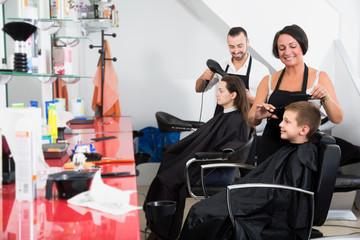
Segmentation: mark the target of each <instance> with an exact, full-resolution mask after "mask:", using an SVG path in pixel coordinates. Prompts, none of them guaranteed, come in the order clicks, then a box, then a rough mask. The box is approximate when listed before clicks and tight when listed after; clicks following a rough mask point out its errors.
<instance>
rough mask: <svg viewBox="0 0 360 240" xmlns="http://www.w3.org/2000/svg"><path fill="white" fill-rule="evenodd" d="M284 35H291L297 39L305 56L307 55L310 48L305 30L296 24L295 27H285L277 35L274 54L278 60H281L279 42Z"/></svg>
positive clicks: (274, 42)
mask: <svg viewBox="0 0 360 240" xmlns="http://www.w3.org/2000/svg"><path fill="white" fill-rule="evenodd" d="M282 34H289V35H290V36H292V37H293V38H295V40H296V41H297V42H298V43H299V44H300V47H301V50H302V52H303V55H305V54H306V52H307V50H308V47H309V45H308V38H307V36H306V33H305V32H304V30H303V29H302V28H301V27H299V26H298V25H296V24H293V25H290V26H286V27H284V28H283V29H282V30H281V31H279V32H277V33H276V34H275V37H274V41H273V49H272V52H273V54H274V56H275V57H276V58H279V48H278V43H277V42H278V39H279V37H280V35H282Z"/></svg>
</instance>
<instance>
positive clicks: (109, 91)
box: [92, 40, 121, 116]
mask: <svg viewBox="0 0 360 240" xmlns="http://www.w3.org/2000/svg"><path fill="white" fill-rule="evenodd" d="M104 52H105V58H111V53H110V48H109V44H108V41H107V40H105V41H104ZM118 82H119V79H118V77H117V75H116V72H115V70H114V67H113V64H112V61H111V60H105V73H104V91H103V94H104V102H103V103H102V102H101V101H102V100H101V57H100V59H99V63H98V69H97V70H96V73H95V76H94V79H93V83H94V85H95V89H94V95H93V101H92V109H93V110H94V111H95V116H121V113H120V104H119V92H118V86H117V85H118ZM101 107H102V113H101V112H99V108H100V109H101Z"/></svg>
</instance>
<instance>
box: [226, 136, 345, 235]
mask: <svg viewBox="0 0 360 240" xmlns="http://www.w3.org/2000/svg"><path fill="white" fill-rule="evenodd" d="M310 141H311V142H312V143H314V144H315V145H316V146H318V173H317V177H316V180H315V185H314V189H313V194H314V196H313V201H314V211H313V216H309V217H312V219H313V220H312V222H313V223H312V226H321V225H323V224H324V222H325V220H326V217H327V214H328V211H329V207H330V203H331V199H332V195H333V192H334V187H335V181H336V176H337V172H338V167H339V163H340V157H341V151H340V148H339V146H337V145H336V144H335V139H334V138H333V137H331V136H330V135H327V134H325V133H321V132H317V133H315V134H314V135H313V136H312V138H311V139H310ZM239 185H242V184H239ZM234 186H235V185H234ZM234 186H232V187H230V188H228V191H234V190H235V189H236V187H234ZM255 187H258V186H255ZM275 187H277V186H276V185H275ZM238 188H241V186H239V187H238ZM293 190H296V191H302V190H301V189H293ZM307 194H310V193H307ZM310 195H311V194H310ZM229 202H231V200H229V199H228V203H229ZM229 209H230V210H231V207H229ZM229 214H230V216H232V213H229ZM310 227H311V226H310ZM322 235H323V234H322V233H321V232H320V231H318V230H316V229H312V231H311V238H317V237H322Z"/></svg>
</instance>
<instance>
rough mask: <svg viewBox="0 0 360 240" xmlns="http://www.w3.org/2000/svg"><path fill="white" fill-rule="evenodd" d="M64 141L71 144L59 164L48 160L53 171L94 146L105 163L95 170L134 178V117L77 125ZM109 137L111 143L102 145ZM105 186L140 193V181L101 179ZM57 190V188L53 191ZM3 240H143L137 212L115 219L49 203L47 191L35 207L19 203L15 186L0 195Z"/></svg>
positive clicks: (133, 202)
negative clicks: (80, 150)
mask: <svg viewBox="0 0 360 240" xmlns="http://www.w3.org/2000/svg"><path fill="white" fill-rule="evenodd" d="M70 127H71V128H72V134H71V135H66V139H67V142H68V143H69V144H70V145H69V147H68V150H67V153H66V154H65V155H64V156H62V157H61V158H59V159H46V162H47V163H48V165H49V166H50V167H62V166H63V165H64V163H66V162H68V161H69V155H70V154H71V149H74V147H75V145H76V144H79V143H82V144H84V143H90V142H91V143H92V144H93V147H95V148H96V151H97V152H98V153H100V154H102V155H103V158H106V159H107V162H105V161H104V162H103V163H102V164H99V165H97V166H101V167H102V173H112V172H130V173H131V174H135V161H134V151H133V136H132V123H131V117H102V118H96V119H95V120H94V123H93V124H92V125H87V126H86V125H73V126H70ZM103 137H111V139H105V140H98V141H96V142H94V141H93V140H92V139H99V138H100V139H101V138H103ZM103 182H104V183H105V184H107V185H110V186H113V187H116V188H118V189H121V190H134V191H136V190H137V188H136V177H135V176H130V177H114V178H103ZM54 188H55V187H54ZM0 193H1V198H0V201H1V202H0V213H1V219H0V226H2V237H1V239H4V240H5V239H9V240H10V239H59V240H60V239H61V240H63V239H131V240H133V239H140V225H139V213H138V210H133V211H130V212H128V213H126V214H120V215H113V214H108V213H104V212H101V211H98V210H94V209H91V208H86V207H80V206H76V205H72V204H68V203H67V199H60V198H58V197H57V196H56V194H55V195H54V196H53V198H52V199H51V200H46V199H45V188H43V189H38V190H37V198H36V200H34V201H33V202H19V201H16V200H15V184H10V185H3V188H2V189H1V190H0ZM130 205H132V206H138V199H137V193H133V194H131V195H130Z"/></svg>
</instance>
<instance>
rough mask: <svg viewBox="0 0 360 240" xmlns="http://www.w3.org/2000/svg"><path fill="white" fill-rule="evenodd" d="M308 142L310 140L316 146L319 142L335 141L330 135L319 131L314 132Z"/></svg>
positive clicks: (331, 142) (329, 142) (328, 142)
mask: <svg viewBox="0 0 360 240" xmlns="http://www.w3.org/2000/svg"><path fill="white" fill-rule="evenodd" d="M310 142H312V143H313V144H315V145H316V146H318V147H319V145H320V144H336V141H335V139H334V138H333V137H332V136H330V135H329V134H326V133H324V132H320V131H318V132H316V133H314V134H313V135H312V136H311V138H310Z"/></svg>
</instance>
